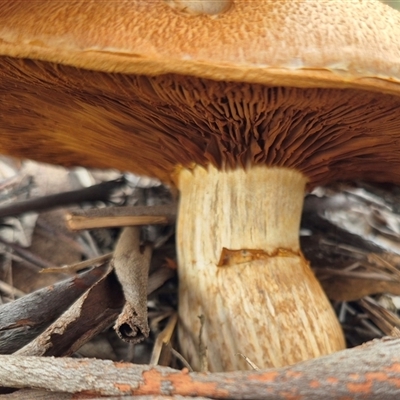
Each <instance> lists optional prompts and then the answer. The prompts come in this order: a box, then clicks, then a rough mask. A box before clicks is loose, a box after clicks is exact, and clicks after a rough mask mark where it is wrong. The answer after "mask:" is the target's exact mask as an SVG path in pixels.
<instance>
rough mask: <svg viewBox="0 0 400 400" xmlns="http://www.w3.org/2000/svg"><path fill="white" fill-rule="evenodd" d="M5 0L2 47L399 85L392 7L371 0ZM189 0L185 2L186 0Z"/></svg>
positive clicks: (164, 68)
mask: <svg viewBox="0 0 400 400" xmlns="http://www.w3.org/2000/svg"><path fill="white" fill-rule="evenodd" d="M174 3H180V1H177V0H168V1H163V0H156V1H143V0H119V1H107V2H96V1H89V0H78V1H67V0H64V1H55V0H35V1H32V2H26V1H13V2H3V3H2V5H1V7H0V27H1V28H0V40H1V42H0V54H2V55H8V56H12V57H20V58H21V57H23V58H32V59H38V60H43V61H50V62H54V63H59V64H64V65H71V66H75V67H80V68H85V69H90V70H95V71H103V72H120V73H125V74H145V75H158V74H166V73H176V74H182V75H191V76H197V77H202V78H208V79H214V80H224V81H225V80H230V81H239V82H251V83H261V84H266V85H275V86H279V85H284V86H289V85H290V86H292V85H293V86H295V87H362V88H376V89H378V90H384V91H389V92H390V91H393V92H395V93H398V92H399V88H398V86H397V85H392V83H400V40H399V37H400V13H398V12H396V11H394V10H393V9H391V8H390V7H388V6H386V5H384V4H382V3H380V2H379V1H377V0H361V1H346V2H343V1H341V0H325V1H323V2H318V1H298V0H283V1H274V0H256V1H250V2H249V1H247V0H219V1H218V0H217V1H215V0H197V1H192V3H195V4H196V3H201V4H210V3H211V4H213V3H223V4H228V5H230V7H228V8H227V9H226V7H225V9H222V11H221V13H220V14H215V15H212V16H210V15H207V14H197V15H192V14H189V13H185V12H180V11H179V7H176V8H174V7H171V4H172V5H173V4H174ZM186 3H190V2H186Z"/></svg>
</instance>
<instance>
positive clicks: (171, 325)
mask: <svg viewBox="0 0 400 400" xmlns="http://www.w3.org/2000/svg"><path fill="white" fill-rule="evenodd" d="M177 322H178V314H177V313H174V314H173V315H172V316H171V317H170V318H169V320H168V323H167V326H166V327H165V328H164V329H163V330H162V331H161V332H160V333H159V334H158V336H157V339H156V342H155V343H154V346H153V352H152V354H151V359H150V363H149V364H150V365H157V364H158V362H159V359H160V355H161V352H162V350H163V347H164V346H165V345H166V344H168V343H169V342H170V341H171V338H172V335H173V333H174V330H175V327H176V324H177Z"/></svg>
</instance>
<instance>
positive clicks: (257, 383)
mask: <svg viewBox="0 0 400 400" xmlns="http://www.w3.org/2000/svg"><path fill="white" fill-rule="evenodd" d="M0 385H1V386H7V387H14V388H23V387H25V388H26V387H30V388H35V389H46V390H51V391H58V392H68V393H75V396H74V398H75V399H79V398H90V396H91V398H96V397H97V398H98V397H101V396H109V397H112V396H116V397H117V396H136V395H138V396H153V395H154V396H160V395H163V396H177V395H181V396H188V397H191V396H193V397H196V396H200V397H202V396H203V397H210V398H212V399H231V400H235V399H238V400H239V399H252V400H268V399H290V400H305V399H311V400H313V399H315V400H317V399H398V398H399V396H400V339H398V338H384V339H382V340H374V341H372V342H369V343H367V344H365V345H363V346H359V347H356V348H353V349H348V350H343V351H340V352H338V353H335V354H332V355H329V356H325V357H321V358H317V359H313V360H309V361H305V362H302V363H299V364H296V365H292V366H288V367H284V368H278V369H268V370H257V371H246V372H225V373H214V374H206V373H189V372H188V371H187V370H182V371H178V370H174V369H171V368H168V367H151V366H149V365H133V364H129V363H119V362H112V361H104V360H91V359H68V358H61V359H54V358H46V357H45V358H38V357H19V356H0Z"/></svg>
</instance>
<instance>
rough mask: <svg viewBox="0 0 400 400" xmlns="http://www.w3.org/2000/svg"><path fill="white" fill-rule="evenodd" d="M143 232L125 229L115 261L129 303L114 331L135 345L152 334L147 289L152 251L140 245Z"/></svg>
mask: <svg viewBox="0 0 400 400" xmlns="http://www.w3.org/2000/svg"><path fill="white" fill-rule="evenodd" d="M140 232H141V230H140V228H138V227H127V228H125V229H124V230H123V231H122V234H121V236H120V238H119V240H118V243H117V246H116V248H115V252H114V259H113V264H114V268H115V273H116V275H117V277H118V280H119V281H120V283H121V285H122V288H123V292H124V296H125V300H126V303H125V306H124V308H123V310H122V313H121V314H120V316H119V317H118V320H117V322H116V324H115V330H116V332H117V333H118V335H119V336H120V337H121V338H122V339H124V340H126V341H129V342H132V343H139V342H141V341H142V340H144V339H145V338H147V337H148V335H149V333H150V329H149V325H148V322H147V285H148V276H149V268H150V261H151V253H152V248H151V246H150V245H142V244H141V242H140Z"/></svg>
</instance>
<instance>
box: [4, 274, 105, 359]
mask: <svg viewBox="0 0 400 400" xmlns="http://www.w3.org/2000/svg"><path fill="white" fill-rule="evenodd" d="M104 272H105V268H97V269H93V270H90V271H88V272H85V273H83V274H81V275H78V276H76V277H74V278H70V279H67V280H65V281H63V282H60V283H57V284H55V285H52V286H49V287H46V288H44V289H41V290H38V291H36V292H33V293H31V294H29V295H27V296H24V297H22V298H20V299H18V300H16V301H14V302H11V303H7V304H4V305H2V306H1V307H0V353H2V354H10V353H13V352H15V351H16V350H18V349H19V348H21V347H23V346H24V345H26V344H27V343H29V342H30V341H31V340H32V339H33V338H34V337H36V336H37V335H38V334H40V333H41V332H43V330H44V329H46V327H47V326H49V324H50V323H51V322H52V321H54V319H56V318H57V317H58V316H59V315H61V314H62V313H63V312H64V311H65V310H66V309H67V308H68V307H69V306H70V305H71V304H72V303H73V302H74V301H75V299H76V298H78V297H79V296H80V295H81V294H82V293H83V292H84V291H86V290H87V289H88V288H89V287H90V286H91V285H93V283H94V282H96V281H97V280H99V279H100V278H101V276H102V275H103V274H104Z"/></svg>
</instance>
